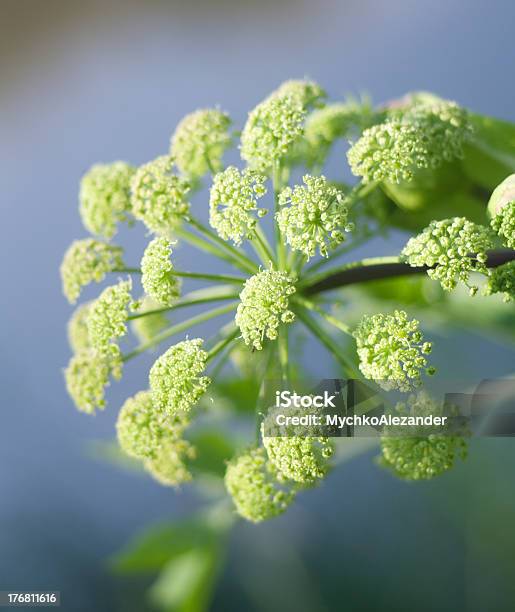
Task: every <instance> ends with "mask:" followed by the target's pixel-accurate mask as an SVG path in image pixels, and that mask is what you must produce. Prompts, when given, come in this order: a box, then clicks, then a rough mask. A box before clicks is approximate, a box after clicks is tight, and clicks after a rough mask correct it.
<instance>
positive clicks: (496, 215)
mask: <svg viewBox="0 0 515 612" xmlns="http://www.w3.org/2000/svg"><path fill="white" fill-rule="evenodd" d="M488 214H489V215H490V217H491V225H492V228H493V229H494V231H495V232H496V233H497V234H498V235H499V236H500V238H501V240H502V241H503V244H505V245H506V246H507V247H509V248H510V249H515V174H511V175H510V176H508V178H506V179H504V181H503V182H502V183H501V184H500V185H498V186H497V187H496V188H495V189H494V191H493V193H492V195H491V197H490V200H489V202H488Z"/></svg>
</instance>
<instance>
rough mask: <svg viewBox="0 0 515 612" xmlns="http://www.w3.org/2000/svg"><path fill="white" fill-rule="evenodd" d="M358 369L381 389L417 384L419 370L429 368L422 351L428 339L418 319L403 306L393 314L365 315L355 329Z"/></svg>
mask: <svg viewBox="0 0 515 612" xmlns="http://www.w3.org/2000/svg"><path fill="white" fill-rule="evenodd" d="M353 335H354V338H355V339H356V345H357V352H358V356H359V360H360V363H359V369H360V370H361V372H362V373H363V375H364V376H365V378H368V379H370V380H374V381H376V382H377V383H378V384H379V385H380V386H381V387H382V388H383V389H387V390H389V389H399V390H400V391H409V390H410V389H411V388H413V387H414V386H417V385H419V384H420V372H421V370H424V369H425V370H426V372H427V373H428V374H433V373H434V369H433V368H428V367H427V366H428V363H427V359H426V357H425V355H428V354H429V353H430V352H431V343H430V342H424V337H423V334H422V332H421V331H420V330H419V322H418V321H417V320H416V319H411V320H409V319H408V315H407V314H406V313H405V312H404V311H402V310H400V311H399V310H396V311H394V313H393V314H382V313H379V314H375V315H365V316H364V317H363V318H362V319H361V321H360V323H359V325H358V327H357V328H356V330H355V331H354V334H353Z"/></svg>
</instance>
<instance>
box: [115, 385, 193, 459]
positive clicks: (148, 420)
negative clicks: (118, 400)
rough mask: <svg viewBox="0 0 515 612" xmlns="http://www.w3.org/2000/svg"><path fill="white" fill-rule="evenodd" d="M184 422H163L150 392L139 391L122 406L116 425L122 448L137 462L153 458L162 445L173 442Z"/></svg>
mask: <svg viewBox="0 0 515 612" xmlns="http://www.w3.org/2000/svg"><path fill="white" fill-rule="evenodd" d="M184 426H185V422H183V421H179V420H175V422H174V421H171V420H170V419H163V415H162V414H161V413H159V412H158V411H157V410H156V409H155V408H154V403H153V401H152V394H151V393H150V391H140V392H139V393H136V395H134V396H133V397H129V398H128V399H127V400H126V401H125V403H124V404H123V406H122V408H121V410H120V412H119V414H118V420H117V422H116V431H117V436H118V443H119V444H120V447H121V449H122V450H123V451H124V452H125V453H127V455H129V456H131V457H135V458H137V459H154V458H155V457H156V456H157V454H158V452H159V450H160V449H161V447H162V445H163V444H164V443H166V442H167V441H169V440H174V439H175V438H177V436H178V435H179V434H180V433H181V432H182V430H183V429H184Z"/></svg>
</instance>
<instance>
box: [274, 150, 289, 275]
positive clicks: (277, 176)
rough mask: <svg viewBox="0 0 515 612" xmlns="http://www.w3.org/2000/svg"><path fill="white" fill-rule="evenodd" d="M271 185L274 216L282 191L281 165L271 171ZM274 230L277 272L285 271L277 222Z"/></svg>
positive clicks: (284, 253)
mask: <svg viewBox="0 0 515 612" xmlns="http://www.w3.org/2000/svg"><path fill="white" fill-rule="evenodd" d="M272 184H273V188H274V202H275V215H277V213H278V212H279V194H280V192H281V190H282V187H283V185H282V177H281V164H280V162H277V163H276V164H275V166H274V169H273V174H272ZM274 228H275V243H276V249H277V264H278V268H279V270H285V269H286V250H285V245H284V241H283V237H282V234H281V230H280V229H279V225H278V223H277V220H275V223H274Z"/></svg>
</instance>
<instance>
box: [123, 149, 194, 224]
mask: <svg viewBox="0 0 515 612" xmlns="http://www.w3.org/2000/svg"><path fill="white" fill-rule="evenodd" d="M173 166H174V158H173V157H172V156H171V155H162V156H161V157H157V158H156V159H154V160H153V161H151V162H148V163H147V164H144V165H143V166H141V167H140V168H138V169H137V170H136V172H135V174H134V176H133V177H132V181H131V192H132V212H133V214H134V216H135V217H136V218H137V219H139V220H140V221H143V223H144V224H145V225H146V226H147V227H148V229H149V230H150V231H152V232H155V233H156V234H167V233H169V232H170V231H172V230H173V229H174V228H176V227H177V226H178V225H180V223H181V221H182V219H183V218H184V217H185V216H186V215H187V214H188V212H189V209H190V205H189V202H188V200H187V195H188V192H189V190H190V184H189V182H188V181H187V180H186V179H184V178H182V177H180V176H177V175H176V174H174V173H173V172H172V171H173Z"/></svg>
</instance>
